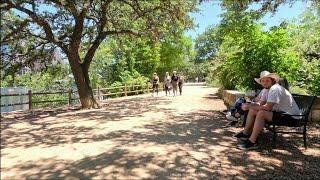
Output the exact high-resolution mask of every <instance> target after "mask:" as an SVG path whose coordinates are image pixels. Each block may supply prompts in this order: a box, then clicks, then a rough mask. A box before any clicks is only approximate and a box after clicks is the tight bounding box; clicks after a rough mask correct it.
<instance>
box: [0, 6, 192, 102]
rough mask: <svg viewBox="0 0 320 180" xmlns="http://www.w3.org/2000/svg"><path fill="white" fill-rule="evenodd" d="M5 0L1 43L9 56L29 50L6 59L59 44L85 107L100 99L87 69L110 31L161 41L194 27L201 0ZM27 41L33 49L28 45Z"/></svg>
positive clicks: (34, 56) (32, 58)
mask: <svg viewBox="0 0 320 180" xmlns="http://www.w3.org/2000/svg"><path fill="white" fill-rule="evenodd" d="M2 2H3V3H2V4H1V11H2V12H4V14H5V15H4V18H3V21H4V22H3V23H2V25H3V26H2V28H1V29H3V30H1V33H2V37H4V38H2V39H1V45H2V46H3V45H7V46H8V47H9V48H8V51H6V54H8V56H10V55H11V56H14V55H15V54H17V53H16V52H15V51H27V52H25V53H24V54H26V56H25V58H24V60H23V61H21V62H19V63H17V61H10V60H9V61H7V62H10V63H12V62H13V64H11V65H7V64H3V65H5V66H10V67H14V66H15V65H16V64H18V65H20V64H22V63H25V62H31V61H40V59H41V60H45V59H43V58H37V56H38V54H39V52H41V53H40V54H43V55H45V54H48V53H49V52H48V51H50V50H52V49H54V48H60V49H61V50H62V52H63V53H64V54H65V55H66V57H67V59H68V61H69V64H70V66H71V70H72V73H73V75H74V78H75V82H76V84H77V88H78V92H79V95H80V101H81V104H82V106H83V107H84V108H89V107H92V106H93V105H94V104H95V100H94V98H93V94H92V89H91V86H90V79H89V75H88V71H89V67H90V64H91V62H92V60H93V57H94V55H95V52H96V51H97V49H98V47H99V45H100V44H101V42H103V41H104V40H105V39H106V37H111V36H114V35H121V34H126V35H129V37H130V36H145V37H149V38H150V40H151V41H153V42H157V41H158V40H159V39H162V38H163V37H164V34H175V33H176V30H177V28H178V29H185V28H189V27H191V26H192V20H191V18H189V15H188V12H191V11H194V10H195V6H196V4H197V1H196V0H193V1H189V0H183V1H174V0H172V1H170V0H169V1H159V0H152V1H138V0H133V1H128V0H118V1H114V0H103V1H85V0H79V1H64V0H49V1H41V0H39V1H28V2H27V1H11V0H4V1H2ZM9 22H11V23H9ZM22 42H24V43H22ZM15 44H18V45H19V46H20V48H18V49H16V48H15V47H18V45H15ZM26 46H28V47H29V46H30V47H31V49H28V48H27V50H25V49H26V48H25V47H26ZM32 48H33V49H32ZM42 52H43V53H42ZM81 53H82V55H80V54H81ZM49 54H50V53H49ZM27 55H28V56H27ZM46 57H48V56H46ZM2 69H3V70H7V69H9V68H2ZM2 74H7V73H2Z"/></svg>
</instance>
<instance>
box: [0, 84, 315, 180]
mask: <svg viewBox="0 0 320 180" xmlns="http://www.w3.org/2000/svg"><path fill="white" fill-rule="evenodd" d="M184 90H185V93H184V94H183V95H182V96H178V97H171V96H170V97H165V96H164V93H163V92H161V93H160V95H159V96H158V97H151V96H150V95H141V96H134V97H126V98H119V99H113V100H109V101H107V102H106V103H105V104H104V107H103V108H101V109H91V110H78V111H75V110H57V111H55V112H42V113H36V114H34V115H26V114H16V115H12V116H11V117H9V116H8V117H7V118H5V119H3V120H2V121H1V130H2V131H1V179H26V178H27V179H48V178H51V179H78V178H81V179H83V178H93V179H103V178H104V179H155V178H156V179H171V178H172V179H176V178H179V179H180V178H182V179H200V178H203V179H209V178H214V177H217V178H221V179H222V178H237V179H247V178H259V179H267V178H272V177H278V178H283V179H292V178H295V179H305V178H307V179H316V178H317V177H319V176H320V166H319V164H320V132H319V129H317V128H315V127H313V128H311V129H310V131H308V132H309V140H308V142H309V148H308V149H307V150H305V149H304V148H303V140H302V138H300V137H299V138H296V137H295V136H294V135H290V136H280V137H279V138H278V143H277V147H275V148H273V147H272V143H271V142H270V141H271V134H270V133H269V132H266V133H263V134H262V135H261V138H260V149H259V150H258V151H242V150H238V149H237V148H236V145H237V143H238V142H237V141H236V140H235V139H233V138H232V135H233V134H234V133H235V132H237V131H239V130H241V128H237V127H225V125H226V124H227V120H225V118H224V114H223V113H222V111H223V110H225V109H226V107H225V106H224V103H223V102H222V100H220V99H219V98H218V97H217V95H216V92H217V89H216V88H208V87H205V86H185V89H184ZM13 116H14V117H13Z"/></svg>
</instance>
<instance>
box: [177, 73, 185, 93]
mask: <svg viewBox="0 0 320 180" xmlns="http://www.w3.org/2000/svg"><path fill="white" fill-rule="evenodd" d="M183 84H184V77H183V76H182V75H181V74H179V73H178V87H179V93H180V96H181V95H182V86H183Z"/></svg>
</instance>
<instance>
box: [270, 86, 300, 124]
mask: <svg viewBox="0 0 320 180" xmlns="http://www.w3.org/2000/svg"><path fill="white" fill-rule="evenodd" d="M267 102H270V103H275V105H274V106H273V109H272V110H273V111H277V112H286V113H288V114H292V115H299V114H301V111H300V109H299V107H298V105H297V103H296V101H295V100H294V99H293V97H292V95H291V93H290V92H289V91H288V90H286V89H285V88H284V87H282V86H280V85H279V84H275V85H273V86H272V87H271V88H270V90H269V93H268V99H267ZM293 118H295V119H299V118H300V117H299V116H296V117H294V116H293Z"/></svg>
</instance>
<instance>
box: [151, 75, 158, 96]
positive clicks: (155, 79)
mask: <svg viewBox="0 0 320 180" xmlns="http://www.w3.org/2000/svg"><path fill="white" fill-rule="evenodd" d="M155 91H156V92H157V95H158V93H159V77H158V75H157V73H153V76H152V96H153V95H154V92H155Z"/></svg>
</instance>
